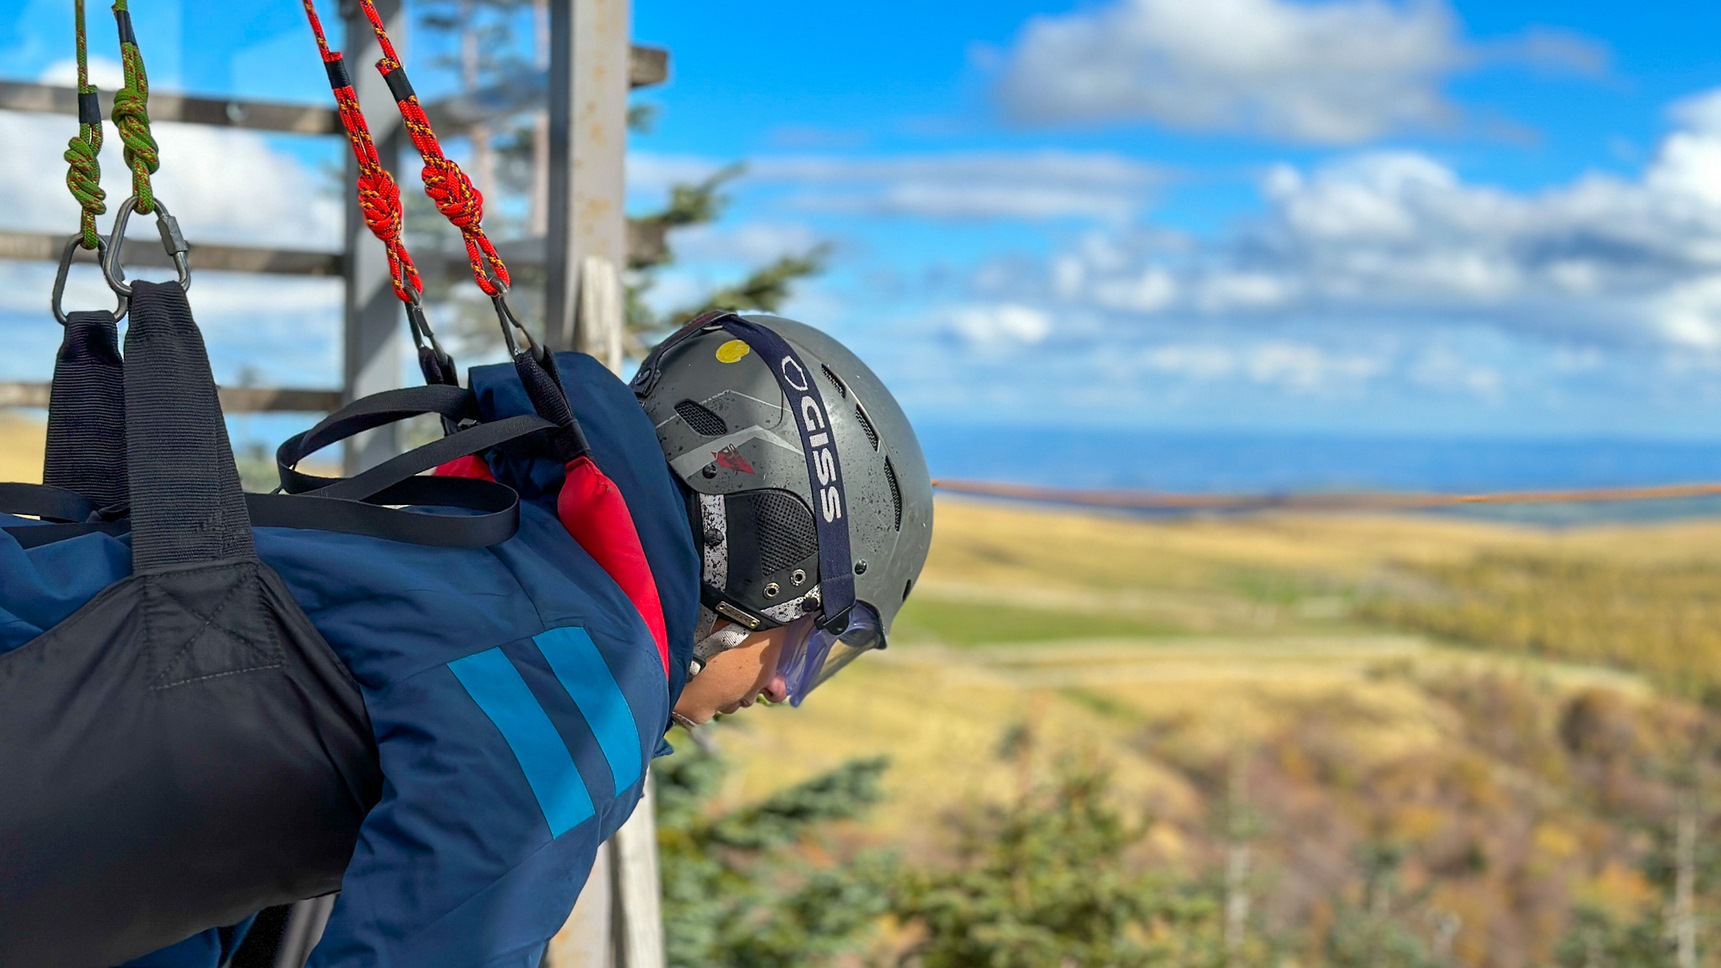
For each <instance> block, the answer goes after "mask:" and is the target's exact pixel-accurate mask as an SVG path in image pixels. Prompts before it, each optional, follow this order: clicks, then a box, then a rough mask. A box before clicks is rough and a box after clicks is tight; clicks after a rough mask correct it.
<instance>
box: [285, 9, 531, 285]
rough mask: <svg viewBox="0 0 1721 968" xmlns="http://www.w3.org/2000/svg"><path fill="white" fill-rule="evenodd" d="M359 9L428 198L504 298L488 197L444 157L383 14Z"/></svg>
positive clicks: (504, 273) (504, 278) (481, 278)
mask: <svg viewBox="0 0 1721 968" xmlns="http://www.w3.org/2000/svg"><path fill="white" fill-rule="evenodd" d="M307 2H308V0H307ZM359 6H360V7H361V8H363V10H364V12H365V18H366V19H367V20H369V21H370V25H371V30H372V31H373V32H375V34H376V39H377V43H378V44H379V45H380V46H381V47H382V58H381V59H380V60H378V61H377V62H376V69H377V71H378V72H380V73H381V74H382V76H383V80H385V81H387V82H388V87H389V90H390V91H392V92H393V93H394V97H395V104H396V105H398V106H399V108H400V117H401V120H402V121H403V122H404V123H405V125H406V133H407V136H408V137H410V138H411V139H412V146H413V147H414V148H417V149H418V154H419V157H421V158H423V159H424V172H423V177H424V193H425V194H426V195H429V196H430V200H431V201H433V202H435V203H436V209H437V211H439V212H441V213H442V214H443V216H444V217H446V218H447V219H448V221H449V222H451V223H453V225H454V227H455V228H457V229H459V230H460V237H461V238H462V239H464V240H465V242H466V258H467V261H469V262H470V263H471V264H472V278H473V279H475V280H477V282H478V288H480V289H482V290H484V294H485V295H487V296H490V297H492V298H494V297H497V296H500V295H502V294H503V293H505V292H507V290H508V285H509V278H508V267H507V266H506V265H505V264H503V262H502V257H501V256H500V255H497V254H496V246H495V245H493V244H491V242H490V237H489V236H488V235H486V234H485V233H484V226H483V224H482V223H483V220H484V196H483V195H482V194H481V193H480V192H479V191H478V189H477V188H475V187H474V186H473V184H472V179H470V178H468V177H466V173H465V172H464V171H461V170H460V166H459V165H458V164H456V163H455V162H454V160H453V159H452V158H449V157H448V156H446V155H444V154H443V153H442V146H441V145H440V144H438V143H437V141H436V132H435V131H433V130H432V129H431V127H430V118H428V117H426V116H425V113H424V108H423V106H422V105H420V104H419V103H418V95H417V94H415V93H414V92H413V90H412V84H411V83H410V82H409V81H407V79H406V68H405V66H404V65H403V64H401V62H400V56H399V55H398V54H396V53H395V49H394V44H393V43H392V42H390V40H389V39H388V29H387V28H386V27H385V26H383V22H382V15H381V14H379V13H377V10H376V5H375V4H374V3H372V2H371V0H359Z"/></svg>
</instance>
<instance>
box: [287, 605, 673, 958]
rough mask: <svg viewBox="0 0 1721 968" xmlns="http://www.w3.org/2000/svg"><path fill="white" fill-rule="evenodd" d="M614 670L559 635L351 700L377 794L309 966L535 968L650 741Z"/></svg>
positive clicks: (622, 805)
mask: <svg viewBox="0 0 1721 968" xmlns="http://www.w3.org/2000/svg"><path fill="white" fill-rule="evenodd" d="M623 671H624V675H623V676H622V677H620V678H619V679H618V677H617V676H615V675H613V674H612V673H611V671H610V667H609V664H608V663H606V660H605V657H604V655H603V654H602V653H601V652H600V651H599V650H598V648H597V647H596V646H595V645H594V643H593V642H592V640H591V638H590V636H589V635H587V634H586V632H585V631H584V630H582V629H578V628H566V629H556V630H552V631H550V632H546V633H544V634H542V635H539V636H536V637H534V638H533V639H527V640H522V641H518V642H514V643H510V644H508V645H505V646H501V647H498V648H492V649H487V650H484V651H481V652H477V653H474V654H471V655H468V656H465V657H463V658H461V659H458V660H455V661H453V662H450V663H448V664H447V665H443V666H436V667H433V668H431V669H429V670H426V671H425V672H423V673H420V674H418V675H415V676H413V677H412V678H410V679H407V680H405V681H402V682H398V683H395V684H394V685H392V686H389V687H388V688H387V689H384V690H382V691H381V692H378V693H376V694H371V693H368V692H367V694H366V697H365V701H366V705H367V707H368V708H369V710H370V715H371V724H372V729H373V730H374V731H375V733H376V736H377V741H378V750H379V752H380V755H381V760H382V771H383V776H384V782H383V792H382V797H381V799H380V800H379V802H378V803H377V805H376V806H375V807H374V808H372V810H371V812H370V814H369V815H367V817H366V819H365V823H364V826H363V828H362V829H361V831H360V834H359V842H358V846H357V848H356V850H355V851H354V854H353V859H352V862H351V863H350V864H349V865H348V868H347V873H346V876H345V878H344V880H343V882H342V887H341V896H340V898H339V899H338V900H337V901H336V902H335V907H334V912H333V914H332V915H331V917H330V920H329V925H328V929H327V931H326V932H325V934H324V936H323V940H322V942H321V943H320V944H319V945H318V946H317V948H316V950H315V952H314V953H313V954H312V957H311V959H310V966H311V968H437V966H450V968H537V965H538V959H539V957H540V956H541V954H542V952H543V950H544V947H545V945H546V944H547V942H548V941H549V939H550V937H551V936H552V935H553V934H554V933H555V932H556V931H557V930H558V929H559V928H560V927H561V926H562V924H563V922H564V921H566V919H567V916H568V913H569V911H570V910H572V908H573V905H574V901H575V899H576V898H577V897H578V896H579V892H580V889H581V888H582V887H583V886H584V884H585V880H586V877H587V875H588V874H589V873H590V871H591V868H592V864H593V861H594V859H595V857H596V854H597V849H598V846H599V844H601V843H602V842H603V840H604V839H605V838H607V837H608V836H609V835H610V834H611V833H613V832H614V831H615V829H616V828H617V827H619V826H620V825H621V823H622V821H624V820H625V819H626V818H627V815H628V814H629V813H631V812H632V810H633V807H634V804H635V803H636V802H637V801H638V799H639V795H640V790H641V783H642V780H643V775H644V762H645V758H646V755H647V752H648V751H649V750H652V749H655V746H656V743H657V739H658V736H657V735H655V733H658V732H661V729H660V728H659V727H656V726H650V727H649V728H642V727H645V726H646V725H647V724H650V723H651V721H652V719H653V718H654V717H657V716H660V715H661V708H660V705H661V704H660V703H658V704H654V705H653V706H652V708H650V709H644V710H638V712H642V713H644V715H643V716H638V717H636V715H635V713H636V710H635V709H634V707H635V706H637V705H641V703H640V702H638V701H637V698H638V697H637V696H636V697H635V700H636V701H634V702H630V699H629V696H628V695H627V694H626V693H624V690H623V688H622V686H620V685H618V681H619V682H628V681H629V678H630V677H629V675H628V674H626V670H625V669H624V670H623ZM658 675H659V679H660V680H661V673H659V674H658ZM657 688H658V690H659V691H660V692H661V689H662V687H661V686H658V687H657ZM647 743H649V744H650V745H649V746H647V745H646V744H647Z"/></svg>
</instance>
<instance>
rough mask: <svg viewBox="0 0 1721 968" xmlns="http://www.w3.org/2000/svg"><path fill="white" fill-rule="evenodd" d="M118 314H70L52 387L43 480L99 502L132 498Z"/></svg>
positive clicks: (116, 502)
mask: <svg viewBox="0 0 1721 968" xmlns="http://www.w3.org/2000/svg"><path fill="white" fill-rule="evenodd" d="M123 366H124V364H123V363H122V362H121V361H120V348H119V322H118V320H116V319H115V318H114V315H113V313H111V312H108V311H106V310H101V311H97V312H79V313H69V314H67V316H66V331H65V334H64V336H63V338H62V339H61V341H60V353H59V356H58V357H57V358H56V359H55V361H54V382H53V383H52V384H51V385H50V389H49V391H48V440H47V450H46V454H45V457H44V459H43V461H42V481H43V483H45V484H50V485H53V486H54V487H63V488H66V489H67V490H71V491H76V492H77V493H79V494H81V495H83V496H84V497H85V498H88V499H89V500H90V501H92V502H93V503H94V504H95V505H96V506H97V507H107V506H109V505H113V504H120V503H122V502H124V501H126V500H127V499H128V488H127V486H126V469H125V450H124V449H123V448H121V447H120V446H119V442H120V441H122V440H124V439H125V376H124V369H123Z"/></svg>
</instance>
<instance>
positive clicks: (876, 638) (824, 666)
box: [777, 602, 884, 706]
mask: <svg viewBox="0 0 1721 968" xmlns="http://www.w3.org/2000/svg"><path fill="white" fill-rule="evenodd" d="M808 628H809V630H808V632H807V633H806V634H805V635H800V636H796V637H794V638H792V639H790V640H789V641H788V642H787V643H785V644H784V646H783V654H782V655H781V657H779V658H778V660H777V673H778V674H779V675H781V676H782V677H783V684H784V686H785V688H786V690H787V692H788V695H789V704H790V705H791V706H799V705H800V704H801V703H803V702H805V701H806V698H807V694H808V693H810V692H812V691H813V690H814V689H817V688H818V687H819V686H820V685H821V684H822V683H823V682H824V681H825V680H826V679H829V678H830V677H831V676H834V675H836V674H837V673H838V672H841V671H842V669H843V667H845V666H847V665H848V664H849V663H850V662H853V661H854V660H855V659H857V658H859V657H860V655H861V654H862V653H865V652H871V651H872V650H874V649H882V648H884V622H883V621H882V620H881V619H880V618H879V616H878V612H877V611H876V610H874V609H873V607H872V606H871V605H868V604H867V603H865V602H856V603H855V604H854V606H853V607H852V608H850V609H849V616H848V623H847V624H846V625H845V626H843V629H842V630H841V631H839V632H831V631H827V630H826V629H823V628H820V627H819V626H818V625H817V624H816V623H808Z"/></svg>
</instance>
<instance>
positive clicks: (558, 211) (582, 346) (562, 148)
mask: <svg viewBox="0 0 1721 968" xmlns="http://www.w3.org/2000/svg"><path fill="white" fill-rule="evenodd" d="M631 20H632V18H631V16H630V7H629V0H550V123H549V128H550V152H549V155H550V172H549V176H550V177H549V219H548V221H549V226H548V227H549V234H548V237H547V238H546V246H545V249H546V251H545V265H544V270H545V273H546V275H547V277H548V278H547V279H546V280H545V325H544V335H545V337H546V339H548V340H549V342H550V345H551V346H553V347H555V348H557V349H579V350H583V351H586V352H593V351H594V350H596V351H597V352H593V355H594V356H597V357H598V358H599V359H604V357H605V356H607V355H608V353H607V349H608V347H609V346H610V344H611V342H612V339H619V336H612V333H613V331H615V330H618V329H619V327H620V326H621V319H620V314H619V312H616V313H615V314H614V315H612V314H610V313H609V312H604V313H591V314H587V315H584V316H582V313H581V312H580V308H581V289H582V288H583V282H584V280H587V279H602V278H605V277H614V278H615V280H616V282H615V286H616V289H617V291H618V292H619V290H620V281H619V280H620V273H621V269H622V267H623V266H624V265H625V260H626V258H627V217H626V212H625V210H624V207H623V196H622V192H623V187H624V170H623V166H624V161H625V155H626V152H627V95H628V89H629V81H630V76H631V72H630V64H631V56H630V51H631V49H632V44H631V42H630V39H629V30H630V27H631V23H630V21H631ZM591 260H597V261H595V262H593V261H591ZM605 302H607V300H606V301H605ZM616 305H617V306H618V308H619V302H618V303H617V304H616ZM605 362H606V363H611V365H616V364H619V362H620V361H619V360H613V361H612V360H605Z"/></svg>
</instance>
